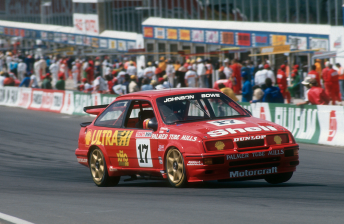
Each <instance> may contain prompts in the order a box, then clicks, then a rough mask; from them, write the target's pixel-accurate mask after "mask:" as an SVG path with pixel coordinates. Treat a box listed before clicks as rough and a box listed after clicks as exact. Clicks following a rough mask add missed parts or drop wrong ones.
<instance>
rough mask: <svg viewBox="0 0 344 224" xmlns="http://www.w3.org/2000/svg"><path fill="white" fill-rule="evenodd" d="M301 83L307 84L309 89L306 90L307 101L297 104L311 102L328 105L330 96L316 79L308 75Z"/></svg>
mask: <svg viewBox="0 0 344 224" xmlns="http://www.w3.org/2000/svg"><path fill="white" fill-rule="evenodd" d="M301 83H302V84H303V85H305V86H306V87H307V88H308V90H307V91H306V95H305V102H302V103H298V104H296V105H297V106H300V105H305V104H309V103H310V104H312V105H328V103H329V102H330V98H329V96H328V95H327V94H326V92H325V90H324V89H323V88H321V87H318V83H317V80H316V79H312V78H310V77H306V78H305V80H304V81H303V82H301Z"/></svg>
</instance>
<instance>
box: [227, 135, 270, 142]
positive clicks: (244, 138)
mask: <svg viewBox="0 0 344 224" xmlns="http://www.w3.org/2000/svg"><path fill="white" fill-rule="evenodd" d="M264 138H266V135H256V136H248V137H240V138H233V142H241V141H249V140H257V139H264Z"/></svg>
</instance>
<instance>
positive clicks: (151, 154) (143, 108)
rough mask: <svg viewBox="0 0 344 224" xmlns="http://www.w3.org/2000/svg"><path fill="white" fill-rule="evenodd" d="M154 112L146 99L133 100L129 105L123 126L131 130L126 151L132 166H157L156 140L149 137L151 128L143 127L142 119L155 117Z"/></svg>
mask: <svg viewBox="0 0 344 224" xmlns="http://www.w3.org/2000/svg"><path fill="white" fill-rule="evenodd" d="M155 114H156V113H155V112H154V110H153V108H152V104H151V102H149V101H147V100H134V101H132V103H131V105H130V107H129V110H128V113H127V118H126V120H125V123H124V127H125V129H126V130H131V131H133V135H132V137H131V140H130V146H129V152H128V156H129V155H130V156H129V162H130V164H131V167H133V168H143V169H146V168H147V169H148V168H157V167H158V164H159V161H158V154H157V150H156V149H157V140H155V139H151V137H152V135H153V130H150V129H144V128H143V121H144V120H146V119H150V118H152V117H155ZM139 115H140V116H139Z"/></svg>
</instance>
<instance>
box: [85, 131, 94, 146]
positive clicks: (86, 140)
mask: <svg viewBox="0 0 344 224" xmlns="http://www.w3.org/2000/svg"><path fill="white" fill-rule="evenodd" d="M91 137H92V130H91V129H88V131H87V134H86V136H85V144H86V145H90V143H91Z"/></svg>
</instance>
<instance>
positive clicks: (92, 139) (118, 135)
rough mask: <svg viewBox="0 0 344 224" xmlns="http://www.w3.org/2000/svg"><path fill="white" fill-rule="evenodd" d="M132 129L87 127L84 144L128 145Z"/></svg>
mask: <svg viewBox="0 0 344 224" xmlns="http://www.w3.org/2000/svg"><path fill="white" fill-rule="evenodd" d="M133 132H134V131H118V130H116V131H114V132H113V131H112V130H95V131H93V134H92V130H91V129H89V130H88V131H87V133H86V136H85V144H86V146H88V145H104V146H106V145H110V146H113V145H116V146H129V142H130V138H131V135H132V134H133Z"/></svg>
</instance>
